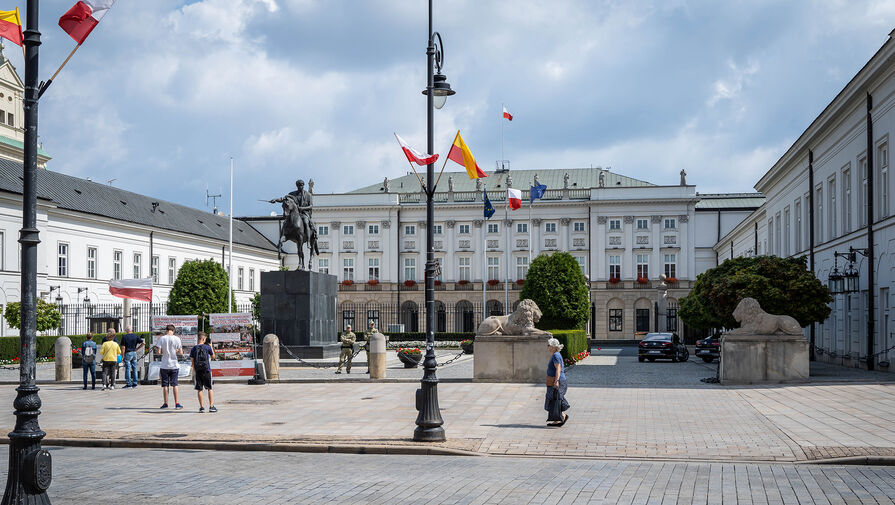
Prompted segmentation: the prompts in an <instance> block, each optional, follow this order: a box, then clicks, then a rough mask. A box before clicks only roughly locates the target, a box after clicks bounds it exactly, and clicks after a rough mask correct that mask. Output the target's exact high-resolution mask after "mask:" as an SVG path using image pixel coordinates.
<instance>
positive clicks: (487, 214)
mask: <svg viewBox="0 0 895 505" xmlns="http://www.w3.org/2000/svg"><path fill="white" fill-rule="evenodd" d="M482 192H483V193H484V194H485V219H491V216H493V215H494V206H493V205H491V200H489V199H488V192H487V191H485V190H484V189H483V190H482Z"/></svg>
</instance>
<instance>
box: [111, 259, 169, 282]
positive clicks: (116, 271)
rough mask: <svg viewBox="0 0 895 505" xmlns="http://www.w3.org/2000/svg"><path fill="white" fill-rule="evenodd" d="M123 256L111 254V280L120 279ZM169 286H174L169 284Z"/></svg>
mask: <svg viewBox="0 0 895 505" xmlns="http://www.w3.org/2000/svg"><path fill="white" fill-rule="evenodd" d="M122 256H124V253H123V252H121V251H115V252H113V253H112V278H113V279H116V280H117V279H120V278H121V258H122ZM171 284H174V283H173V282H171Z"/></svg>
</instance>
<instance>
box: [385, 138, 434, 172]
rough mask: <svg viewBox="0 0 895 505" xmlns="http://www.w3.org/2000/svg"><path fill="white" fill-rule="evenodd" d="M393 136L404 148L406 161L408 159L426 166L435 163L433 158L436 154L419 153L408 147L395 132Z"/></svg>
mask: <svg viewBox="0 0 895 505" xmlns="http://www.w3.org/2000/svg"><path fill="white" fill-rule="evenodd" d="M395 138H396V139H398V143H399V144H401V149H403V150H404V155H405V156H407V161H410V162H411V163H416V164H417V165H420V166H426V165H429V164H432V163H435V160H437V159H438V155H437V154H420V152H419V151H417V150H416V149H414V148H412V147H410V146H409V145H408V144H407V142H405V141H404V139H402V138H401V136H400V135H398V134H397V133H395Z"/></svg>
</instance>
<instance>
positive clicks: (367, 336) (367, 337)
mask: <svg viewBox="0 0 895 505" xmlns="http://www.w3.org/2000/svg"><path fill="white" fill-rule="evenodd" d="M374 333H379V330H378V329H376V324H375V323H374V322H373V320H372V319H370V327H369V329H367V331H366V332H364V340H365V342H364V350H366V351H367V373H368V374H369V373H370V337H372V336H373V334H374Z"/></svg>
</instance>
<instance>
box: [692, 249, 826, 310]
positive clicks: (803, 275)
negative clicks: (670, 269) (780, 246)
mask: <svg viewBox="0 0 895 505" xmlns="http://www.w3.org/2000/svg"><path fill="white" fill-rule="evenodd" d="M807 265H808V260H807V258H806V257H804V256H802V257H799V258H780V257H777V256H757V257H751V258H733V259H729V260H726V261H724V263H722V264H721V265H719V266H717V267H715V268H711V269H709V270H706V271H705V272H704V273H701V274H699V277H697V278H696V284H695V285H694V286H693V291H691V292H690V294H689V295H687V296H686V297H684V298H683V299H681V306H680V310H679V314H680V316H681V319H682V320H683V321H684V323H685V324H687V326H692V327H694V328H735V327H737V326H739V323H737V322H736V321H735V320H734V319H733V310H734V309H735V308H736V306H737V304H738V303H739V302H740V300H742V299H743V298H755V299H756V300H758V303H759V304H761V308H762V309H764V310H765V311H767V312H769V313H771V314H785V315H789V316H792V317H794V318H795V319H796V321H798V322H799V324H800V325H802V326H803V327H805V326H808V325H809V324H811V323H816V322H821V321H823V320H825V319H826V318H827V316H829V315H830V310H831V309H830V307H829V306H828V305H827V304H829V303H830V302H832V301H833V297H832V296H830V291H829V289H827V287H826V286H824V285H823V283H821V282H820V281H819V280H818V279H817V277H815V276H814V273H812V272H810V271H809V270H808V268H807Z"/></svg>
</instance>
